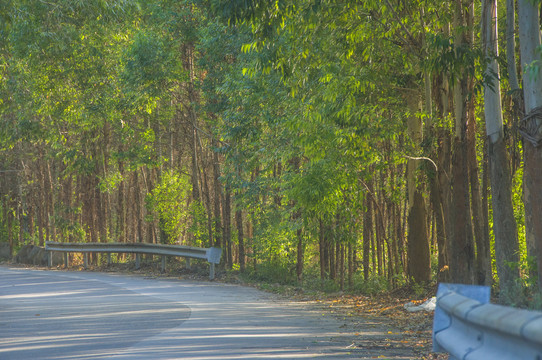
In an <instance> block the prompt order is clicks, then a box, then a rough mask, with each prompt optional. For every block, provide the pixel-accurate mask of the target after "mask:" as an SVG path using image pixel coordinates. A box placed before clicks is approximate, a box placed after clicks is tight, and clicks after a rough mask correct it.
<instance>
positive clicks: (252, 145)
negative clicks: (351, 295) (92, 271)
mask: <svg viewBox="0 0 542 360" xmlns="http://www.w3.org/2000/svg"><path fill="white" fill-rule="evenodd" d="M539 10H540V4H539V2H538V1H533V0H518V1H517V3H516V2H515V1H514V0H506V1H504V0H502V1H501V0H499V1H495V0H484V1H482V2H480V1H473V0H454V1H436V0H411V1H405V0H380V1H376V0H374V1H334V0H304V1H299V0H275V1H266V0H248V1H247V0H175V1H173V0H163V1H159V0H146V1H135V0H133V1H130V0H85V1H78V0H47V1H45V0H39V1H36V0H1V1H0V17H1V19H0V209H1V211H0V219H1V222H0V241H2V242H9V244H10V246H11V247H12V251H13V252H16V251H17V250H18V249H19V248H20V247H21V246H22V245H23V244H28V243H34V244H36V245H43V244H44V242H45V241H62V242H80V241H87V242H149V243H166V244H167V243H171V244H173V243H178V244H188V245H195V246H205V247H208V246H217V247H222V249H223V266H224V268H225V269H232V270H238V271H241V272H246V273H248V274H251V275H252V276H254V277H256V278H260V279H266V280H270V281H276V282H283V283H292V284H294V283H296V282H303V281H305V282H307V281H315V280H317V281H320V280H321V281H322V284H325V285H326V286H331V287H333V286H335V287H336V288H341V289H362V290H363V289H364V287H366V286H368V285H367V284H370V283H375V282H377V283H379V284H381V285H382V286H384V287H387V288H391V287H397V286H402V285H404V284H407V283H410V284H413V283H417V284H424V283H428V282H431V281H448V282H450V281H453V282H460V283H476V284H488V285H494V286H495V288H496V289H500V290H501V298H503V299H504V301H506V299H507V298H508V300H509V301H511V300H514V299H517V298H518V296H517V295H518V294H519V293H518V290H520V291H523V292H524V293H529V294H534V293H536V292H537V291H538V290H537V289H538V281H539V277H538V274H539V273H540V269H541V264H540V263H542V261H541V262H540V263H537V261H536V260H537V259H540V258H541V256H540V254H542V191H541V189H542V147H540V144H541V142H542V126H541V122H542V113H541V110H540V109H542V108H541V107H540V106H541V105H542V76H540V74H539V68H540V66H541V65H540V64H541V60H542V59H541V52H540V20H539ZM93 261H94V262H96V263H98V262H99V261H101V259H100V258H99V257H97V256H96V257H94V259H93Z"/></svg>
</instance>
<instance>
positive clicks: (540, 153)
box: [518, 0, 542, 289]
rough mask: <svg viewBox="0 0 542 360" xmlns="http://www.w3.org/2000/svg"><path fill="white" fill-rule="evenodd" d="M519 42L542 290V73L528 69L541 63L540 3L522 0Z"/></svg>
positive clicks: (531, 223) (527, 171) (528, 222)
mask: <svg viewBox="0 0 542 360" xmlns="http://www.w3.org/2000/svg"><path fill="white" fill-rule="evenodd" d="M518 20H519V41H520V53H521V64H522V66H523V98H524V100H525V114H526V115H527V116H526V117H525V118H524V119H523V120H522V122H521V123H520V129H521V130H522V131H523V133H522V135H524V137H525V138H526V141H524V150H523V151H524V154H525V162H524V171H523V182H524V192H525V194H524V202H525V211H526V212H527V211H529V213H530V215H531V216H528V217H526V218H525V227H526V229H527V232H530V233H531V234H532V237H533V239H534V242H535V246H534V247H535V251H536V260H537V268H538V286H539V288H540V289H542V191H540V189H542V147H541V146H540V145H541V144H540V143H541V142H542V116H541V115H540V107H541V106H542V76H540V73H537V74H533V73H532V71H531V70H532V69H529V68H527V66H529V65H531V64H535V63H536V62H539V63H540V62H541V61H542V59H541V56H540V51H539V48H540V45H541V39H540V22H539V21H540V20H539V9H538V2H534V1H532V0H518Z"/></svg>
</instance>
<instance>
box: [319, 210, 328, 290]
mask: <svg viewBox="0 0 542 360" xmlns="http://www.w3.org/2000/svg"><path fill="white" fill-rule="evenodd" d="M318 225H319V230H320V231H319V232H318V240H319V245H320V246H319V249H320V251H319V254H320V280H321V281H324V279H325V278H326V263H325V261H326V258H325V256H324V252H325V248H326V244H325V235H324V231H325V230H324V222H323V221H322V218H320V219H318Z"/></svg>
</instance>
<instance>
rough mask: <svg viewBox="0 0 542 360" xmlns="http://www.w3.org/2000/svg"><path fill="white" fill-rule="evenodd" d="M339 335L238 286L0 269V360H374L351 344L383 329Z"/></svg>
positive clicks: (309, 312)
mask: <svg viewBox="0 0 542 360" xmlns="http://www.w3.org/2000/svg"><path fill="white" fill-rule="evenodd" d="M348 328H349V327H347V326H344V324H343V323H342V322H341V321H340V319H336V318H334V317H333V316H330V315H328V314H323V313H322V311H318V309H317V308H314V307H311V306H308V305H307V304H304V303H296V302H290V301H286V300H281V299H279V298H277V297H276V296H275V295H273V294H268V293H265V292H261V291H258V290H256V289H253V288H248V287H243V286H237V285H230V284H221V283H214V282H192V281H185V280H179V279H171V280H170V279H148V278H147V279H146V278H143V277H138V276H131V275H119V274H105V273H94V272H66V271H45V270H31V269H21V268H10V267H6V266H0V359H3V360H12V359H33V360H37V359H42V360H47V359H302V358H306V359H313V358H325V359H364V358H374V357H377V356H378V355H377V354H375V353H374V352H368V351H364V350H363V349H360V348H357V347H356V346H355V343H354V342H353V340H352V339H355V338H356V337H359V336H365V337H371V336H375V337H379V338H381V337H382V336H386V333H387V331H386V330H387V329H376V328H370V329H369V330H366V331H364V332H362V333H360V329H355V330H354V329H350V330H348ZM354 332H355V334H354ZM388 355H391V356H389V357H388V356H386V358H393V359H407V358H409V357H408V356H405V353H404V351H403V352H400V353H398V354H388ZM380 356H382V355H380Z"/></svg>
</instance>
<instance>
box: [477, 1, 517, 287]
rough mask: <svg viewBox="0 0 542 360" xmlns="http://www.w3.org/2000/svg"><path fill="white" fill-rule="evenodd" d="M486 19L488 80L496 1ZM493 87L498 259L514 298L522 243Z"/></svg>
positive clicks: (490, 123)
mask: <svg viewBox="0 0 542 360" xmlns="http://www.w3.org/2000/svg"><path fill="white" fill-rule="evenodd" d="M482 16H483V17H482V21H483V27H482V30H483V31H482V34H483V40H484V41H483V45H484V49H485V53H486V56H487V57H488V60H489V62H488V65H487V69H486V77H488V76H491V75H492V74H499V65H498V64H497V56H498V48H497V3H496V0H484V2H483V14H482ZM491 85H492V86H490V85H489V84H487V85H486V86H484V102H485V107H484V109H485V117H486V133H487V137H488V139H487V143H488V148H489V151H488V156H489V170H490V179H491V194H492V197H491V198H492V203H493V232H494V234H495V257H496V260H497V275H498V276H499V283H500V287H501V291H503V292H504V293H506V294H507V295H508V296H511V295H512V293H511V291H512V289H513V286H514V285H515V282H516V280H517V279H518V277H519V271H518V268H517V267H515V268H514V267H511V266H510V264H511V263H512V264H518V263H519V244H518V237H517V226H516V219H515V218H514V208H513V206H512V184H511V180H512V179H511V173H510V165H509V160H508V152H507V150H506V145H505V143H504V131H503V119H502V109H501V91H500V90H501V87H500V83H499V81H498V79H493V83H492V84H491ZM487 251H489V249H487Z"/></svg>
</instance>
